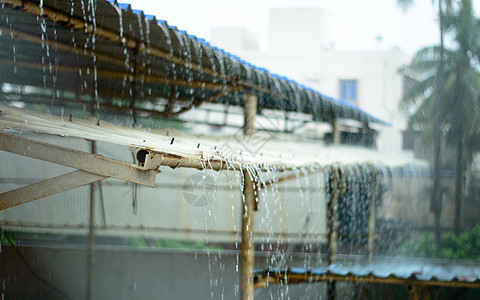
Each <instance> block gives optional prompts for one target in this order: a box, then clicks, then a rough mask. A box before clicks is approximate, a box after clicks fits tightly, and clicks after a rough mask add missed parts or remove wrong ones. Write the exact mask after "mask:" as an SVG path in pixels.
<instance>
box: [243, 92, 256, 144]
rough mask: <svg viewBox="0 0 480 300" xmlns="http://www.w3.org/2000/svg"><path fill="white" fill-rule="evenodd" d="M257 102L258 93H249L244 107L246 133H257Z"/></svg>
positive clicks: (244, 129)
mask: <svg viewBox="0 0 480 300" xmlns="http://www.w3.org/2000/svg"><path fill="white" fill-rule="evenodd" d="M257 102H258V96H257V95H252V94H247V96H246V99H245V107H244V123H243V134H244V135H252V134H254V133H255V116H256V115H257Z"/></svg>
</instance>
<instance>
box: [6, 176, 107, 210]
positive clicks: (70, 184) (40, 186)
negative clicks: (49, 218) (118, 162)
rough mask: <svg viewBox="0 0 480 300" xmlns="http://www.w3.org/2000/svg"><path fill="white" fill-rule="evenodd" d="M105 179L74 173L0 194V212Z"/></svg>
mask: <svg viewBox="0 0 480 300" xmlns="http://www.w3.org/2000/svg"><path fill="white" fill-rule="evenodd" d="M105 178H107V177H104V176H100V175H95V174H92V173H88V172H85V171H74V172H71V173H68V174H65V175H60V176H57V177H54V178H50V179H47V180H44V181H41V182H37V183H34V184H31V185H28V186H25V187H21V188H18V189H15V190H12V191H9V192H5V193H3V194H0V210H4V209H7V208H10V207H14V206H17V205H20V204H24V203H28V202H31V201H34V200H37V199H41V198H45V197H48V196H51V195H55V194H58V193H61V192H65V191H68V190H71V189H74V188H76V187H79V186H82V185H86V184H89V183H93V182H97V181H100V180H102V179H105Z"/></svg>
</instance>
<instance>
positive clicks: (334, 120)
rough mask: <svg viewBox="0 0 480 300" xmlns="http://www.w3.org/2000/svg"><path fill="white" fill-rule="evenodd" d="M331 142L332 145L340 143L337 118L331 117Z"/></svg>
mask: <svg viewBox="0 0 480 300" xmlns="http://www.w3.org/2000/svg"><path fill="white" fill-rule="evenodd" d="M332 138H333V140H332V142H333V144H334V145H339V144H340V131H339V129H338V120H337V118H332Z"/></svg>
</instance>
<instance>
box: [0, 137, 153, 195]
mask: <svg viewBox="0 0 480 300" xmlns="http://www.w3.org/2000/svg"><path fill="white" fill-rule="evenodd" d="M0 150H3V151H7V152H10V153H14V154H18V155H23V156H27V157H31V158H35V159H40V160H43V161H47V162H51V163H56V164H60V165H64V166H67V167H71V168H75V169H79V170H83V171H85V172H89V173H92V174H96V175H99V176H103V177H114V178H118V179H122V180H125V181H130V182H134V183H138V184H142V185H147V186H150V187H154V185H155V176H156V175H157V171H156V170H149V169H144V168H142V167H140V166H137V165H133V164H129V163H126V162H123V161H119V160H115V159H111V158H106V157H103V156H100V155H95V154H91V153H87V152H82V151H78V150H74V149H70V148H65V147H61V146H57V145H52V144H47V143H43V142H39V141H36V140H32V139H27V138H24V137H20V136H16V135H11V134H6V133H1V132H0Z"/></svg>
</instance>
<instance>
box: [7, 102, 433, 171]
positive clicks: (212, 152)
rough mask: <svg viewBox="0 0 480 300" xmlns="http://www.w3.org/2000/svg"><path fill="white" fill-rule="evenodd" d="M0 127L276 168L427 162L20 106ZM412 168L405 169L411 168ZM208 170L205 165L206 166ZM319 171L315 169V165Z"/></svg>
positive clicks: (266, 136)
mask: <svg viewBox="0 0 480 300" xmlns="http://www.w3.org/2000/svg"><path fill="white" fill-rule="evenodd" d="M0 110H1V111H2V112H3V113H4V114H3V115H1V116H0V129H13V130H17V131H27V132H35V133H45V134H52V135H59V136H67V137H77V138H83V139H87V140H96V141H101V142H107V143H113V144H120V145H125V146H134V147H137V148H148V149H151V150H155V151H160V152H165V153H170V154H174V155H178V156H181V157H184V158H188V159H192V160H200V161H205V162H206V163H208V161H215V160H217V161H225V160H231V161H237V162H240V163H242V164H246V165H248V164H250V165H264V164H267V165H276V166H278V167H280V168H284V167H286V168H290V167H291V168H295V167H307V166H308V167H315V166H317V167H325V166H329V165H340V164H341V165H352V164H355V165H358V164H371V165H375V166H378V167H384V166H388V167H406V168H407V169H409V170H412V171H413V172H415V170H420V169H419V167H421V168H424V167H427V165H426V162H424V161H418V160H414V159H413V158H412V157H411V156H410V155H400V154H398V155H395V156H392V155H387V154H385V153H381V152H378V151H375V150H371V149H366V148H358V147H348V146H332V147H321V146H319V144H318V143H306V142H295V143H292V142H291V141H290V140H278V139H275V138H274V136H271V135H269V134H262V133H258V134H254V135H253V136H252V137H248V138H244V137H243V136H242V135H239V136H233V137H223V138H208V137H204V136H202V137H196V136H186V135H184V134H182V133H177V134H178V136H175V137H172V136H165V135H162V134H155V133H152V132H147V131H145V130H136V129H129V128H124V127H118V126H113V125H111V124H108V123H106V122H102V123H101V124H100V125H97V122H95V121H94V120H81V119H76V118H73V119H72V121H69V118H68V117H57V116H51V115H50V116H49V115H45V114H41V113H36V112H32V111H28V110H23V109H16V108H12V107H5V106H0ZM412 165H413V166H415V167H414V168H410V166H412ZM206 168H208V165H206ZM317 171H318V169H317Z"/></svg>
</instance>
